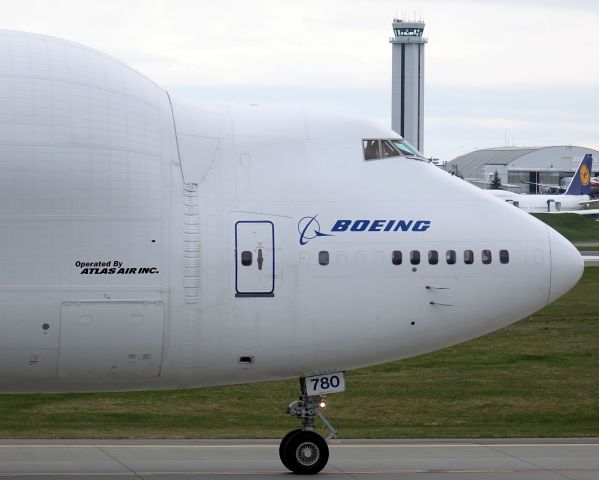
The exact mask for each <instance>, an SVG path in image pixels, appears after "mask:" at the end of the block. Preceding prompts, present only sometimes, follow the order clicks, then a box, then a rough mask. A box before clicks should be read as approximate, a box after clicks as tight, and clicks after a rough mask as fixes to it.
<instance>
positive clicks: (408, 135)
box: [389, 18, 427, 152]
mask: <svg viewBox="0 0 599 480" xmlns="http://www.w3.org/2000/svg"><path fill="white" fill-rule="evenodd" d="M423 32H424V22H422V21H417V22H407V21H404V20H399V19H397V18H396V19H394V20H393V37H391V38H390V39H389V43H391V45H392V50H393V52H392V56H393V58H392V83H391V128H392V129H393V130H394V131H396V132H397V133H399V134H400V135H401V136H402V137H403V138H405V139H406V140H407V141H408V142H410V143H411V144H412V145H414V146H415V147H416V148H417V149H418V150H420V151H421V152H422V151H423V150H424V45H425V44H426V42H427V40H426V38H423V37H422V33H423Z"/></svg>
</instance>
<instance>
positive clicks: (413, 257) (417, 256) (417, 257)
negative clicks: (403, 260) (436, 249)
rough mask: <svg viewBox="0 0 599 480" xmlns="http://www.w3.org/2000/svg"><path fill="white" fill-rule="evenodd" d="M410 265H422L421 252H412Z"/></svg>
mask: <svg viewBox="0 0 599 480" xmlns="http://www.w3.org/2000/svg"><path fill="white" fill-rule="evenodd" d="M410 263H411V264H412V265H418V264H419V263H420V252H419V251H418V250H412V251H411V252H410Z"/></svg>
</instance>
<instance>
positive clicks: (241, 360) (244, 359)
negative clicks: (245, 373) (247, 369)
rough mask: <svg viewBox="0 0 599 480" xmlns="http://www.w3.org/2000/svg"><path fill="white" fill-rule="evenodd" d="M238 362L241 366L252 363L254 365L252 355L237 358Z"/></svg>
mask: <svg viewBox="0 0 599 480" xmlns="http://www.w3.org/2000/svg"><path fill="white" fill-rule="evenodd" d="M238 362H239V363H240V364H242V365H251V364H252V363H254V356H253V355H242V356H241V357H239V360H238Z"/></svg>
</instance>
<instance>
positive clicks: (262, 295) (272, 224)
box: [235, 220, 276, 297]
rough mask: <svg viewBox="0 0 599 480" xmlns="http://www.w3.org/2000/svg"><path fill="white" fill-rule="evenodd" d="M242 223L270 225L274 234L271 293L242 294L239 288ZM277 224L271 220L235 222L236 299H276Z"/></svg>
mask: <svg viewBox="0 0 599 480" xmlns="http://www.w3.org/2000/svg"><path fill="white" fill-rule="evenodd" d="M240 223H268V224H270V228H271V232H272V288H271V290H270V291H269V292H240V291H239V286H238V279H239V274H238V270H239V248H238V245H237V241H238V232H237V226H238V225H239V224H240ZM275 262H276V257H275V224H274V223H273V222H271V221H270V220H238V221H237V222H235V296H236V297H274V296H275Z"/></svg>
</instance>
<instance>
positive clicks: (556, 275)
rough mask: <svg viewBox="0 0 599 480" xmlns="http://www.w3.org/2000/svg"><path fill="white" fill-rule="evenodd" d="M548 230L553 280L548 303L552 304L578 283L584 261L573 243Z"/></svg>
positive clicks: (550, 229)
mask: <svg viewBox="0 0 599 480" xmlns="http://www.w3.org/2000/svg"><path fill="white" fill-rule="evenodd" d="M547 229H548V230H549V245H550V255H551V279H550V286H549V298H548V300H547V303H552V302H553V301H555V300H557V299H558V298H559V297H561V296H562V295H563V294H564V293H566V292H567V291H568V290H570V289H571V288H572V287H574V285H576V284H577V283H578V280H580V277H581V276H582V272H583V270H584V261H583V259H582V256H581V255H580V253H579V252H578V250H577V249H576V247H575V246H574V245H572V243H570V242H569V241H568V240H567V239H566V238H564V237H563V236H562V235H561V234H559V233H558V232H556V231H555V230H553V229H552V228H549V227H547Z"/></svg>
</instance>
